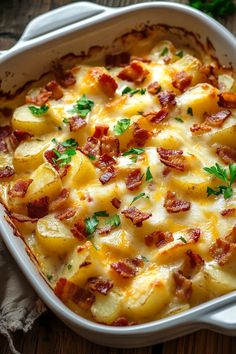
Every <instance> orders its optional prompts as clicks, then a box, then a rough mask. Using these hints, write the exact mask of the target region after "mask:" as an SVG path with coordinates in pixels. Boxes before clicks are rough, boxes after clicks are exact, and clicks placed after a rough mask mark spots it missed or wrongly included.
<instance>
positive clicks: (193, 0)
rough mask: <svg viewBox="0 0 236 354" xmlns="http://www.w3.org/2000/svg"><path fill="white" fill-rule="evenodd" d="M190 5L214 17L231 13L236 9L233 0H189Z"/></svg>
mask: <svg viewBox="0 0 236 354" xmlns="http://www.w3.org/2000/svg"><path fill="white" fill-rule="evenodd" d="M189 5H190V6H192V7H194V8H195V9H197V10H201V11H203V12H205V13H206V14H207V15H209V16H211V17H214V18H218V17H224V16H226V15H231V14H233V13H234V12H235V10H236V6H235V4H234V2H233V1H232V0H212V1H207V0H189Z"/></svg>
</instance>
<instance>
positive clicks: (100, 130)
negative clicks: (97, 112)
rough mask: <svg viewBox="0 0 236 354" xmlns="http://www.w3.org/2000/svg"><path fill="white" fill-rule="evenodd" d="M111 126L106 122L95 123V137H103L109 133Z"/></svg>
mask: <svg viewBox="0 0 236 354" xmlns="http://www.w3.org/2000/svg"><path fill="white" fill-rule="evenodd" d="M108 129H109V126H108V125H105V124H99V125H95V131H94V133H93V138H96V139H101V138H102V137H103V136H104V135H107V133H108Z"/></svg>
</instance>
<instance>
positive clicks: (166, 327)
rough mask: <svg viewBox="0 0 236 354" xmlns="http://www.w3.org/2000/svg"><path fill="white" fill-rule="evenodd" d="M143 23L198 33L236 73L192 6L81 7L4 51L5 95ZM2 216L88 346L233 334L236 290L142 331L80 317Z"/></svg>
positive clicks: (225, 40)
mask: <svg viewBox="0 0 236 354" xmlns="http://www.w3.org/2000/svg"><path fill="white" fill-rule="evenodd" d="M146 22H148V23H149V24H159V23H161V24H166V25H170V26H179V27H183V26H184V28H185V29H186V30H188V31H193V33H195V34H199V35H200V37H199V38H200V40H201V42H202V43H206V41H207V38H209V39H210V40H211V43H212V44H213V46H214V47H215V49H216V52H217V55H218V57H219V59H220V61H221V63H223V64H225V65H229V64H230V63H232V64H233V66H234V67H236V41H235V38H234V36H233V35H232V34H230V33H229V32H228V31H227V30H226V29H225V28H224V27H223V26H221V25H220V24H219V23H217V22H216V21H214V20H213V19H211V18H210V17H207V16H205V15H203V14H202V13H200V12H198V11H195V10H193V9H191V8H189V7H186V6H183V5H178V4H175V3H166V2H158V3H145V4H139V5H133V6H130V7H126V8H119V9H110V8H106V7H102V6H99V5H95V4H92V3H88V2H79V3H75V4H71V5H68V6H65V7H63V8H60V9H57V10H54V11H51V12H49V13H47V14H45V15H42V16H39V17H38V18H36V19H35V20H33V21H32V22H31V23H30V24H29V25H28V26H27V28H26V30H25V32H24V33H23V36H22V37H21V39H20V40H19V42H18V43H17V45H16V46H15V47H14V48H12V49H11V50H9V51H7V52H4V53H3V52H2V53H1V58H0V79H1V80H2V81H1V80H0V82H1V90H3V91H5V92H6V91H10V92H13V91H15V90H16V89H17V88H18V87H20V86H22V85H23V84H24V83H25V82H27V81H29V80H31V79H36V78H38V77H39V76H40V74H42V73H43V72H45V71H47V70H48V68H49V66H50V63H51V61H52V60H53V59H54V58H56V57H61V56H63V55H65V54H67V53H70V52H75V53H76V54H78V53H79V52H80V51H81V50H84V51H85V52H86V51H87V50H88V49H89V48H90V47H91V46H93V45H101V46H104V45H105V46H107V45H109V44H110V43H112V41H113V40H114V38H117V37H119V36H120V35H122V34H124V33H127V32H128V31H130V30H131V29H134V28H137V26H138V25H140V24H143V23H146ZM59 27H60V28H59ZM208 47H209V43H208ZM0 211H1V217H0V233H1V235H2V237H3V240H4V241H5V243H6V245H7V247H8V249H9V250H10V252H11V254H12V255H13V257H14V258H15V260H16V262H17V263H18V265H19V267H20V268H21V270H22V271H23V273H24V274H25V276H26V278H27V279H28V281H29V282H30V283H31V285H32V286H33V288H34V289H35V291H36V292H37V293H38V295H39V296H40V297H41V298H42V300H43V301H44V302H45V304H47V305H48V307H49V308H50V309H51V310H52V311H53V312H54V313H55V314H56V315H57V316H58V317H59V318H60V319H61V320H62V321H64V322H65V323H66V324H67V325H68V326H69V327H71V328H72V329H73V330H74V331H75V332H77V333H78V334H80V335H82V336H84V337H86V338H88V339H90V340H91V341H93V342H96V343H99V344H103V345H107V346H113V347H140V346H146V345H151V344H155V343H158V342H162V341H165V340H170V339H172V338H174V337H177V336H180V335H183V334H186V333H190V332H193V331H195V330H197V329H200V328H209V329H212V330H215V331H219V332H221V333H225V334H229V335H236V292H232V293H230V294H228V295H225V296H222V297H220V298H217V299H215V300H212V301H209V302H207V303H204V304H202V305H200V306H197V307H195V308H193V309H191V310H188V311H186V312H184V313H181V314H178V315H174V316H171V317H168V318H165V319H162V320H158V321H154V322H151V323H147V324H142V325H137V326H131V327H123V328H122V327H109V326H105V325H101V324H96V323H93V322H90V321H88V320H86V319H84V318H81V317H80V316H78V315H76V314H75V313H73V312H72V311H71V310H69V309H68V308H67V307H66V306H65V305H64V304H63V303H62V302H61V301H60V300H59V299H58V298H57V297H56V296H55V295H54V293H53V291H52V290H51V289H50V287H49V286H48V285H47V284H46V282H45V281H44V279H43V278H42V276H41V275H40V274H39V271H38V269H37V267H36V266H35V265H34V264H33V262H32V261H31V260H30V258H29V257H28V255H27V252H26V250H25V245H24V243H23V242H22V240H21V239H20V238H19V237H16V236H14V234H13V231H12V228H11V226H10V225H9V224H8V223H7V221H6V220H5V219H4V210H3V208H2V207H1V210H0Z"/></svg>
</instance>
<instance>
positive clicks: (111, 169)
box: [99, 166, 116, 184]
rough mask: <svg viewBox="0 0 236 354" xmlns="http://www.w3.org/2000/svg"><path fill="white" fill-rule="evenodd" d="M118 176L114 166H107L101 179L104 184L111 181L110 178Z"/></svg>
mask: <svg viewBox="0 0 236 354" xmlns="http://www.w3.org/2000/svg"><path fill="white" fill-rule="evenodd" d="M115 176H116V171H115V169H114V167H113V166H109V167H107V169H106V170H105V172H104V173H103V174H102V175H101V176H100V177H99V181H100V182H101V183H102V184H106V183H107V182H109V181H110V179H112V178H114V177H115Z"/></svg>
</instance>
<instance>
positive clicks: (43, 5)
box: [0, 0, 236, 354]
mask: <svg viewBox="0 0 236 354" xmlns="http://www.w3.org/2000/svg"><path fill="white" fill-rule="evenodd" d="M149 1H150V0H149ZM70 2H72V1H68V0H31V1H27V0H0V50H3V49H8V48H10V47H11V46H12V45H14V44H15V43H16V41H17V40H18V38H19V37H20V35H21V33H22V31H23V29H24V27H25V25H26V24H27V23H28V22H29V21H30V20H31V19H32V18H33V17H35V16H37V15H39V14H41V13H44V12H46V11H49V10H51V9H53V8H56V7H59V6H62V5H64V4H67V3H70ZM93 2H96V3H99V4H103V5H107V6H125V5H127V4H135V3H138V2H144V1H139V0H133V1H129V0H113V1H112V0H97V1H93ZM176 2H181V3H184V2H186V1H176ZM222 23H223V24H224V25H225V26H227V27H228V28H229V29H230V30H231V31H232V32H233V33H235V34H236V14H235V15H234V16H229V17H228V18H227V19H226V20H223V21H222ZM14 341H15V345H16V348H17V349H18V350H19V351H20V352H22V354H161V353H162V354H223V353H224V354H233V353H235V348H236V337H235V338H234V337H228V336H223V335H220V334H216V333H213V332H210V331H206V330H202V331H198V332H196V333H194V334H191V335H188V336H185V337H182V338H179V339H176V340H172V341H169V342H166V343H163V344H158V345H155V346H152V347H146V348H141V349H112V348H105V347H101V346H98V345H95V344H92V343H90V342H88V341H87V340H85V339H83V338H81V337H79V336H77V335H76V334H75V333H73V332H72V331H71V330H70V329H68V328H67V327H66V326H65V325H64V324H63V323H62V322H61V321H59V320H58V319H57V318H56V317H55V316H54V315H53V314H52V313H51V312H50V311H48V312H47V313H46V314H45V315H43V316H42V317H41V318H40V319H39V320H38V321H37V322H36V323H35V325H34V327H33V329H32V330H31V331H30V332H28V333H27V334H22V333H21V332H19V333H16V334H15V335H14ZM0 354H10V351H9V348H8V344H7V341H6V339H5V338H3V337H1V336H0Z"/></svg>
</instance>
